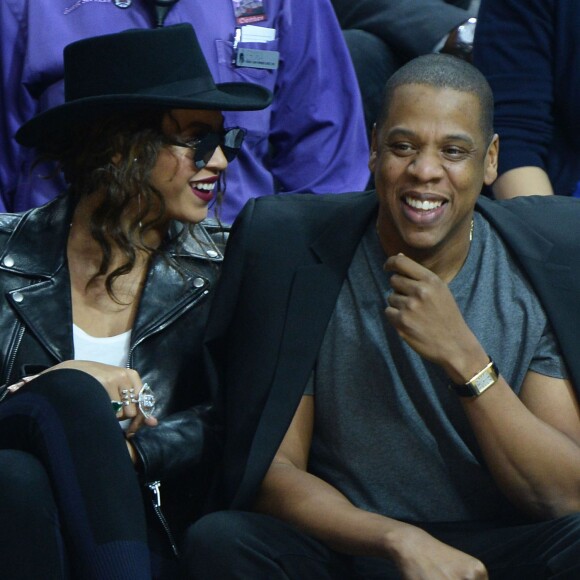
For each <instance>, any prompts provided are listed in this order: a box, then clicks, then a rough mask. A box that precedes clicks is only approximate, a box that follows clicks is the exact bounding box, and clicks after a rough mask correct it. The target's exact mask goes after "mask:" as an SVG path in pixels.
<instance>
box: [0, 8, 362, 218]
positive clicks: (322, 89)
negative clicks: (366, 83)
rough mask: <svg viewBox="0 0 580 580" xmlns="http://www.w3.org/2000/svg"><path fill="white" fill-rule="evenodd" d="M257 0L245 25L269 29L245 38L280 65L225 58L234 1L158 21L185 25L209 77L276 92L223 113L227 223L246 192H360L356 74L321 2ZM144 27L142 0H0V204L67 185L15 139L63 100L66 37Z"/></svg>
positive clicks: (35, 198)
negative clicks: (232, 141)
mask: <svg viewBox="0 0 580 580" xmlns="http://www.w3.org/2000/svg"><path fill="white" fill-rule="evenodd" d="M264 6H265V9H266V20H264V21H262V22H258V23H253V24H255V25H257V26H265V27H269V28H275V29H276V40H273V41H271V42H268V43H266V44H261V45H250V46H249V48H261V49H266V50H278V51H279V52H280V65H279V68H278V69H277V70H265V69H252V68H236V67H234V66H233V65H232V64H231V60H232V40H233V34H234V30H235V26H236V22H235V17H234V10H233V4H232V0H211V1H210V0H207V1H205V0H204V1H198V2H194V1H193V0H181V1H180V2H179V3H178V4H176V5H175V6H174V7H173V8H172V9H171V11H170V12H169V15H168V16H167V19H166V21H165V25H166V26H167V25H171V24H177V23H180V22H189V23H191V24H192V25H193V27H194V28H195V30H196V33H197V36H198V38H199V42H200V44H201V47H202V49H203V51H204V54H205V57H206V59H207V61H208V64H209V67H210V69H211V71H212V74H213V76H214V79H215V81H216V82H217V83H220V82H239V81H248V82H254V83H258V84H261V85H263V86H265V87H267V88H268V89H270V90H272V91H273V92H274V101H273V103H272V105H271V106H270V107H268V108H267V109H265V110H263V111H249V112H248V111H246V112H226V113H224V117H225V126H226V127H228V126H230V127H233V126H240V127H244V128H246V129H247V130H248V134H247V135H246V141H245V143H244V147H243V149H242V151H241V153H240V156H239V157H238V159H237V160H236V161H234V162H233V163H232V164H231V165H230V166H229V167H228V170H227V189H226V196H225V200H224V204H223V207H222V209H221V218H222V219H223V221H224V222H226V223H230V222H232V221H233V219H234V218H235V216H236V215H237V214H238V212H239V211H240V209H241V208H242V206H243V205H244V203H245V202H246V201H247V200H248V199H250V198H252V197H259V196H262V195H268V194H272V193H276V192H311V193H335V192H338V193H341V192H346V191H357V190H361V189H364V187H365V185H366V183H367V180H368V178H369V172H368V169H367V162H368V143H367V137H366V133H365V127H364V120H363V113H362V104H361V99H360V94H359V90H358V84H357V80H356V77H355V74H354V71H353V67H352V64H351V61H350V58H349V54H348V51H347V48H346V45H345V43H344V40H343V37H342V33H341V31H340V29H339V26H338V23H337V20H336V17H335V15H334V12H333V9H332V7H331V5H330V3H329V1H328V0H265V2H264ZM151 26H152V16H151V12H150V8H149V7H148V6H147V5H146V3H145V1H144V0H133V2H132V4H131V5H130V6H129V7H128V8H126V9H122V8H118V7H117V6H115V4H114V2H113V0H2V1H1V2H0V30H1V31H2V32H1V38H0V46H1V49H2V57H1V60H0V68H1V74H2V93H1V95H0V128H1V133H0V144H1V147H2V149H1V151H2V153H1V156H0V196H1V198H0V210H4V211H6V210H8V211H19V210H23V209H28V208H30V207H33V206H37V205H40V204H42V203H44V202H46V201H48V200H50V199H52V198H53V197H54V196H55V195H56V194H57V193H59V192H60V191H62V190H63V189H64V185H63V184H62V182H58V183H57V182H56V180H46V179H41V178H40V177H39V175H41V174H42V173H43V171H42V168H36V169H35V170H33V171H32V173H31V170H30V161H31V159H32V155H33V153H32V152H30V151H28V150H25V149H21V148H19V147H18V145H17V144H16V142H15V141H14V139H13V135H14V133H15V132H16V130H17V129H18V127H19V126H20V125H21V124H22V123H23V122H24V121H26V120H28V119H30V118H31V117H33V116H34V115H36V114H37V113H39V112H41V111H43V110H46V109H47V108H49V107H53V106H55V105H57V104H60V103H61V102H62V101H63V99H64V97H63V82H62V77H63V70H62V68H63V67H62V50H63V48H64V46H65V45H67V44H69V43H71V42H73V41H75V40H79V39H81V38H86V37H88V36H96V35H99V34H108V33H112V32H117V31H121V30H126V29H128V28H149V27H151ZM122 58H123V54H122V53H121V54H119V59H122ZM87 74H91V71H90V70H87ZM47 137H48V138H50V136H47ZM45 173H46V172H45ZM2 206H4V207H2Z"/></svg>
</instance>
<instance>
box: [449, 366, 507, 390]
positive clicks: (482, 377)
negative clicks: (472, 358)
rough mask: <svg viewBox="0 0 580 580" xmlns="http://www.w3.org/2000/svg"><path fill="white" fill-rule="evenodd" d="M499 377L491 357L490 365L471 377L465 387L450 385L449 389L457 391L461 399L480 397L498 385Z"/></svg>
mask: <svg viewBox="0 0 580 580" xmlns="http://www.w3.org/2000/svg"><path fill="white" fill-rule="evenodd" d="M498 377H499V371H498V370H497V367H496V366H495V363H494V362H493V361H492V360H491V357H489V364H488V365H487V366H486V367H485V368H484V369H482V370H480V371H479V372H478V373H477V374H475V375H474V376H473V377H471V379H469V380H468V381H467V382H466V383H465V384H464V385H458V384H456V383H450V384H449V388H450V389H451V390H452V391H455V392H456V393H457V394H458V395H459V396H460V397H479V395H481V394H482V393H484V392H485V391H487V389H489V387H492V386H493V385H495V383H497V379H498Z"/></svg>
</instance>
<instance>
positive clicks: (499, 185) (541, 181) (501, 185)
mask: <svg viewBox="0 0 580 580" xmlns="http://www.w3.org/2000/svg"><path fill="white" fill-rule="evenodd" d="M491 188H492V190H493V194H494V196H495V198H496V199H511V198H512V197H518V196H520V195H554V190H553V188H552V184H551V183H550V178H549V177H548V174H547V173H546V172H545V171H544V170H543V169H542V168H541V167H517V168H516V169H510V170H509V171H506V172H505V173H504V174H502V175H500V176H499V177H498V178H497V179H496V180H495V181H494V183H493V185H492V186H491Z"/></svg>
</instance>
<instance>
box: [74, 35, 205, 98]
mask: <svg viewBox="0 0 580 580" xmlns="http://www.w3.org/2000/svg"><path fill="white" fill-rule="evenodd" d="M64 62H65V67H64V68H65V79H64V83H65V101H66V102H72V101H75V100H77V99H84V98H90V97H99V96H105V95H111V96H112V95H135V94H149V95H155V94H159V95H165V94H168V92H175V91H176V87H181V88H180V89H178V90H177V92H182V93H188V94H192V93H195V92H205V91H210V90H213V89H215V83H214V81H213V78H212V76H211V72H210V70H209V67H208V65H207V63H206V61H205V58H204V56H203V52H202V50H201V47H200V45H199V42H198V40H197V37H196V35H195V32H194V30H193V28H192V27H191V25H189V24H178V25H175V26H168V27H166V28H157V29H155V30H150V29H149V30H147V29H146V30H141V29H136V30H127V31H124V32H119V33H114V34H108V35H104V36H97V37H93V38H86V39H83V40H79V41H77V42H74V43H72V44H69V45H68V46H67V47H66V48H65V50H64Z"/></svg>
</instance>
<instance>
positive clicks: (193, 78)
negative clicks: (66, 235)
mask: <svg viewBox="0 0 580 580" xmlns="http://www.w3.org/2000/svg"><path fill="white" fill-rule="evenodd" d="M64 88H65V103H64V104H63V105H59V106H57V107H54V108H53V109H49V110H47V111H45V112H43V113H40V114H39V115H37V116H36V117H34V118H33V119H31V120H30V121H28V122H26V123H24V124H23V125H22V126H21V127H20V129H19V130H18V131H17V132H16V140H17V141H18V142H19V143H20V144H21V145H26V146H28V147H38V146H39V145H41V144H43V143H47V142H48V143H50V142H51V141H52V142H54V141H55V140H61V139H63V138H66V136H67V134H68V133H69V131H70V130H71V129H72V128H73V127H74V126H75V125H77V124H78V123H79V122H86V121H90V120H92V119H96V118H100V117H102V116H106V115H107V114H110V113H114V112H117V111H120V110H123V109H129V110H130V109H135V108H136V107H141V108H162V109H209V110H219V111H255V110H259V109H264V108H265V107H267V106H268V105H269V104H270V103H271V101H272V93H271V92H270V91H269V90H267V89H265V88H264V87H261V86H259V85H256V84H253V83H221V84H217V85H216V84H215V82H214V80H213V78H212V76H211V72H210V70H209V67H208V65H207V62H206V60H205V58H204V55H203V52H202V50H201V47H200V46H199V42H198V40H197V36H196V34H195V31H194V30H193V28H192V27H191V25H190V24H177V25H175V26H168V27H165V28H156V29H144V30H141V29H138V30H126V31H124V32H117V33H115V34H107V35H104V36H95V37H92V38H85V39H83V40H79V41H77V42H73V43H72V44H69V45H68V46H66V47H65V49H64Z"/></svg>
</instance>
